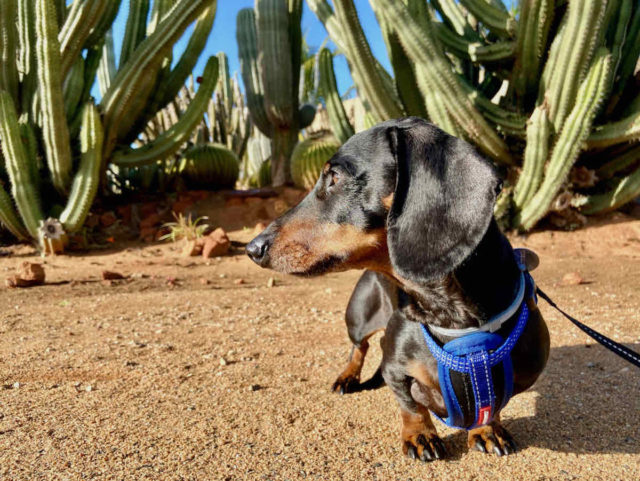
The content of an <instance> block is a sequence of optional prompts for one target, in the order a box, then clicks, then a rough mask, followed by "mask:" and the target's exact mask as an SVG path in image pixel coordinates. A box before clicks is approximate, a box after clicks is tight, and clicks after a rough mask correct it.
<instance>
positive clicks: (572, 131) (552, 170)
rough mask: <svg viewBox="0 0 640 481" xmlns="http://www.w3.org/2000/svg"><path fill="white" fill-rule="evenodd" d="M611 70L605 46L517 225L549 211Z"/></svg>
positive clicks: (529, 223)
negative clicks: (540, 180) (542, 177)
mask: <svg viewBox="0 0 640 481" xmlns="http://www.w3.org/2000/svg"><path fill="white" fill-rule="evenodd" d="M610 72H611V55H610V54H609V52H608V50H607V49H606V48H604V47H602V48H600V49H599V50H598V51H597V52H596V58H595V59H594V61H593V64H592V65H591V68H590V69H589V72H588V74H587V77H586V78H585V80H584V81H583V82H582V84H581V85H580V89H579V91H578V95H577V102H576V104H575V106H574V108H573V109H572V111H571V113H570V114H569V116H568V117H567V120H566V122H565V124H564V127H563V128H562V130H561V131H560V133H559V135H558V138H557V140H556V143H555V145H554V147H553V152H552V153H551V158H550V159H549V164H548V165H547V168H546V171H545V176H544V180H543V182H542V185H541V186H540V189H539V190H538V191H537V192H536V194H535V195H534V196H533V197H532V198H531V200H530V201H529V202H528V203H527V204H526V205H525V206H524V207H523V209H522V211H521V212H520V213H518V214H517V215H516V219H515V221H516V224H517V225H518V226H520V227H523V228H524V229H530V228H531V227H533V225H534V224H535V223H536V222H537V221H538V220H540V219H541V218H542V216H544V215H545V214H546V213H547V211H548V209H549V206H550V205H551V202H552V201H553V199H554V198H555V196H556V194H557V193H558V191H559V190H560V187H561V186H562V184H563V182H564V181H565V180H566V178H567V175H568V174H569V171H570V170H571V167H572V166H573V164H574V162H575V160H576V159H577V157H578V155H579V153H580V150H581V149H582V147H583V143H584V141H585V140H586V138H587V136H588V134H589V131H590V130H591V124H592V122H593V119H594V117H595V116H596V114H597V113H598V110H599V107H600V105H601V103H602V100H603V97H604V96H605V95H606V91H607V89H608V84H609V74H610Z"/></svg>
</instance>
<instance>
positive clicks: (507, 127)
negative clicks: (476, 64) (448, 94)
mask: <svg viewBox="0 0 640 481" xmlns="http://www.w3.org/2000/svg"><path fill="white" fill-rule="evenodd" d="M463 87H464V88H465V89H466V90H467V95H468V97H469V99H470V100H471V102H473V104H474V105H475V106H476V108H477V109H478V110H479V111H480V112H482V114H484V116H485V117H486V118H487V120H490V121H491V122H493V123H494V124H496V125H497V126H498V127H499V128H500V130H502V131H503V132H505V133H507V134H509V135H515V136H517V137H524V135H525V126H526V122H527V120H526V118H524V117H523V116H521V115H520V114H518V113H515V112H510V111H508V110H505V109H504V108H502V107H500V106H499V105H497V104H494V103H493V102H491V100H489V99H488V98H486V97H485V96H484V95H483V94H482V92H480V91H479V90H476V89H474V88H473V87H471V86H470V85H468V84H465V83H464V82H463Z"/></svg>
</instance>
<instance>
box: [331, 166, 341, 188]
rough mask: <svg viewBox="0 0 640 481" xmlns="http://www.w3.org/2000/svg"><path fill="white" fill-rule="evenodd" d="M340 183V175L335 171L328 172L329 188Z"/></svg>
mask: <svg viewBox="0 0 640 481" xmlns="http://www.w3.org/2000/svg"><path fill="white" fill-rule="evenodd" d="M339 181H340V174H338V173H337V172H336V171H335V170H331V171H329V187H331V186H334V185H336V184H337V183H338V182H339Z"/></svg>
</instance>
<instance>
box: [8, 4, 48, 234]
mask: <svg viewBox="0 0 640 481" xmlns="http://www.w3.org/2000/svg"><path fill="white" fill-rule="evenodd" d="M52 6H53V5H52ZM54 18H55V17H54ZM0 139H1V140H2V151H3V154H4V159H5V168H6V170H7V174H8V175H9V180H10V182H11V194H12V195H13V199H14V201H15V203H16V206H17V208H18V212H19V213H20V217H21V218H22V221H23V222H24V225H25V227H26V230H27V232H28V233H29V235H30V236H31V237H32V238H37V237H38V225H39V223H40V221H41V220H42V219H43V218H44V217H43V215H42V211H41V209H40V199H39V196H38V192H37V191H36V189H35V188H34V186H35V182H34V179H32V178H31V172H32V171H31V169H30V168H29V159H28V158H27V153H26V151H25V148H24V144H23V142H22V139H21V137H20V128H19V126H18V117H17V114H16V110H15V106H14V104H13V99H12V98H11V94H9V93H7V92H6V91H4V90H2V91H0Z"/></svg>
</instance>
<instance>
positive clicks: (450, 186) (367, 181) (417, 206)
mask: <svg viewBox="0 0 640 481" xmlns="http://www.w3.org/2000/svg"><path fill="white" fill-rule="evenodd" d="M499 188H500V181H499V179H498V177H497V175H496V173H495V172H494V170H493V168H492V166H491V164H489V162H487V161H486V160H485V159H483V158H482V157H481V156H480V155H479V154H478V153H477V152H476V151H475V150H474V148H473V147H471V146H470V145H469V144H467V143H466V142H464V141H462V140H460V139H457V138H455V137H452V136H450V135H448V134H446V133H445V132H443V131H442V130H440V129H438V128H437V127H435V126H434V125H432V124H429V123H428V122H426V121H424V120H422V119H419V118H405V119H399V120H391V121H387V122H384V123H381V124H379V125H377V126H375V127H373V128H371V129H369V130H367V131H365V132H361V133H359V134H356V135H354V136H353V137H351V139H349V140H348V141H347V142H346V143H345V144H344V145H343V146H342V147H341V148H340V150H339V151H338V152H337V153H336V154H335V155H334V156H333V157H332V158H331V159H330V160H329V161H328V162H327V163H326V165H325V166H324V168H323V170H322V175H321V176H320V178H319V179H318V182H317V183H316V185H315V187H314V188H313V190H312V191H311V192H310V193H309V194H308V195H307V196H306V197H305V198H304V199H303V201H302V202H301V203H300V204H298V205H297V206H296V207H294V208H293V209H291V210H290V211H288V212H287V213H285V214H284V215H282V216H281V217H279V218H278V219H276V220H275V221H273V222H272V223H271V224H270V225H269V226H268V227H267V228H266V229H265V230H264V231H263V232H262V233H261V234H260V235H259V236H257V237H256V238H255V239H253V240H252V241H251V242H250V243H249V244H248V245H247V253H248V255H249V257H251V259H253V260H254V261H255V262H256V263H257V264H259V265H260V266H262V267H269V268H272V269H275V270H277V271H280V272H284V273H289V274H304V275H314V274H323V273H326V272H330V271H341V270H347V269H351V268H360V269H362V268H366V269H372V270H377V271H381V272H385V273H387V274H390V275H392V276H394V277H396V278H398V279H404V280H408V281H411V282H416V283H424V282H428V281H430V280H433V279H436V278H438V277H441V276H443V275H445V274H447V273H449V272H451V271H452V270H453V269H455V268H456V267H457V266H458V265H459V264H460V263H461V262H462V261H463V260H464V259H465V258H466V257H467V256H468V255H469V254H470V253H471V252H472V251H473V250H474V249H475V247H476V246H477V245H478V243H479V242H480V240H481V239H482V237H483V235H484V234H485V232H486V230H487V227H488V225H489V222H490V220H491V217H492V214H493V206H494V203H495V199H496V195H497V192H498V191H499Z"/></svg>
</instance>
